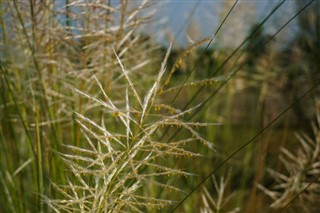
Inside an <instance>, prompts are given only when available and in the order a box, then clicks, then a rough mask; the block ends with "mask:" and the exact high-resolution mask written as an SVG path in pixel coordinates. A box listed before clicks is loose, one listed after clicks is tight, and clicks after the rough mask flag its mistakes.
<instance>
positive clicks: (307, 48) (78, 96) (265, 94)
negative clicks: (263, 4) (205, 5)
mask: <svg viewBox="0 0 320 213" xmlns="http://www.w3.org/2000/svg"><path fill="white" fill-rule="evenodd" d="M239 3H241V1H239V0H236V1H234V2H233V3H232V4H231V3H230V2H229V3H228V4H226V5H227V6H228V11H225V10H224V13H223V14H224V16H223V17H222V18H221V23H220V25H219V26H218V27H217V29H216V30H215V31H214V32H213V33H212V36H210V37H209V38H205V39H202V40H199V41H193V40H192V39H189V40H190V42H191V43H192V44H191V45H190V46H189V47H187V48H185V49H184V50H182V51H177V52H176V54H172V52H175V51H176V50H175V49H173V46H174V44H173V43H172V42H171V44H170V45H169V47H168V48H166V50H165V51H163V49H164V48H162V47H161V45H159V44H157V43H156V42H155V41H154V40H153V38H152V36H150V35H145V34H143V33H141V32H142V30H141V29H142V27H143V26H144V24H146V23H150V22H152V21H153V15H154V12H153V11H154V10H153V8H156V7H157V3H156V2H155V1H147V0H141V1H130V0H119V1H111V0H106V1H95V0H94V1H86V0H85V1H70V0H65V2H62V1H38V0H29V1H17V0H12V1H3V0H0V23H1V30H0V34H1V35H0V38H1V43H0V51H1V53H0V54H1V58H0V63H1V64H0V68H1V78H0V119H1V124H0V203H1V205H0V212H24V213H25V212H178V211H179V212H195V211H201V212H216V213H217V212H220V213H221V212H269V211H271V209H275V210H274V211H278V210H279V211H283V212H284V211H285V210H290V211H294V208H292V207H295V206H299V207H301V209H303V210H304V211H306V212H307V211H309V212H317V211H318V210H319V208H318V207H317V206H316V205H313V204H314V202H315V201H316V200H317V199H318V197H319V196H318V194H319V140H318V134H319V128H318V126H316V125H314V126H313V130H314V134H315V138H310V137H308V136H307V134H301V135H297V137H298V139H299V142H300V146H298V147H297V154H293V152H292V151H288V150H287V149H281V151H279V150H280V148H279V143H277V141H279V138H281V140H282V142H281V145H282V146H286V145H288V144H289V143H292V142H291V140H289V139H291V137H292V136H293V135H294V134H293V132H294V131H293V129H294V128H295V127H296V126H298V127H299V128H300V129H301V126H304V125H305V124H306V123H305V122H306V121H307V122H308V123H309V122H310V120H312V118H313V117H314V116H315V113H314V111H315V110H314V107H311V106H313V103H311V102H312V101H315V100H317V98H318V83H319V82H318V77H319V76H318V74H317V72H315V71H313V70H316V69H317V67H318V61H317V60H316V58H317V57H318V49H317V48H316V47H314V46H316V45H317V44H318V43H317V41H318V40H317V39H316V38H319V36H320V34H319V32H318V31H317V29H319V22H318V21H316V20H314V18H312V17H318V16H319V14H318V11H317V10H316V9H313V8H316V7H315V6H314V5H317V4H319V2H317V1H315V0H310V1H305V2H304V4H302V3H301V2H298V3H297V6H298V8H297V11H296V13H294V14H293V15H292V17H290V18H289V19H288V20H285V22H284V24H283V25H282V26H281V27H280V28H278V29H277V30H276V31H275V32H274V33H273V34H272V35H270V36H265V35H264V33H263V32H264V31H263V28H264V27H265V25H266V23H267V22H268V21H270V18H273V17H274V16H275V15H276V13H277V12H278V11H279V10H280V9H281V8H283V6H284V5H285V3H286V0H282V1H280V2H279V3H277V4H276V5H275V7H274V8H273V9H272V10H271V11H270V12H269V14H268V15H267V16H266V17H265V18H264V19H262V20H261V21H260V22H259V23H258V24H255V25H254V26H252V30H251V31H250V32H249V34H248V36H247V37H246V38H245V39H244V40H243V41H242V42H241V43H240V44H239V45H238V46H236V47H235V48H234V49H228V48H223V47H219V48H220V49H219V48H216V47H212V44H213V43H217V42H219V39H223V36H222V33H223V31H224V30H226V29H224V27H225V25H226V23H227V22H228V19H229V18H230V17H231V16H233V15H235V11H236V9H237V6H238V4H239ZM242 3H243V2H242ZM197 7H198V6H195V8H194V10H193V11H194V12H195V11H196V8H197ZM306 11H308V12H310V13H312V14H313V15H310V16H306V15H305V14H306ZM308 17H309V18H308ZM297 19H299V21H300V22H299V23H308V24H307V25H303V26H304V27H301V30H302V33H303V32H308V33H307V34H308V36H298V37H297V40H296V41H294V42H295V43H294V45H295V50H296V52H291V50H290V51H286V50H277V48H275V47H274V46H272V41H273V40H274V39H276V38H277V36H278V35H279V34H280V33H281V31H282V30H283V29H284V28H285V27H287V25H289V24H290V23H291V22H292V21H294V20H297ZM308 20H309V21H310V23H309V22H308ZM192 29H194V28H191V27H190V28H189V30H192ZM178 33H181V32H178ZM195 33H196V32H195ZM313 37H314V38H313ZM310 38H312V39H310ZM297 52H299V53H305V55H306V56H305V57H304V56H301V55H302V54H300V55H298V56H296V57H293V59H292V60H293V62H292V63H295V64H296V65H297V66H296V67H295V69H293V68H292V67H290V66H288V65H287V64H285V63H282V62H281V61H280V60H281V58H285V59H286V60H289V59H288V58H290V57H291V55H290V54H294V53H297ZM173 55H177V57H176V58H172V57H173ZM307 56H312V57H307ZM308 58H310V60H309V59H308ZM290 60H291V59H290ZM279 61H280V62H279ZM300 70H303V72H300ZM297 73H298V74H297ZM299 82H301V84H300V85H306V86H303V87H302V86H300V85H299ZM288 94H290V98H287V97H282V98H279V97H281V95H283V96H288ZM310 94H311V96H312V99H311V98H309V99H307V97H310ZM270 100H271V101H270ZM273 105H275V106H274V107H273ZM302 106H303V107H302ZM318 108H319V106H318V105H317V106H316V109H318ZM289 110H292V111H293V112H292V113H291V114H290V116H289V115H287V116H286V117H285V114H286V113H287V112H288V111H289ZM242 111H250V113H243V112H242ZM305 111H308V112H311V113H306V112H305ZM284 117H285V118H284ZM318 117H319V113H318ZM318 117H317V118H318ZM301 118H303V119H301ZM281 119H284V121H285V125H284V126H285V128H283V129H281V127H282V126H283V122H282V121H281ZM318 121H319V118H318ZM297 123H298V124H300V125H296V126H295V124H297ZM273 126H276V127H275V128H273V129H272V127H273ZM277 128H278V129H277ZM303 130H304V131H308V129H307V128H305V129H303ZM276 132H278V134H279V135H280V136H279V137H277V138H276V139H273V138H272V137H273V135H274V134H276ZM245 149H246V150H245ZM290 150H291V149H290ZM279 153H281V155H280V156H281V157H280V159H281V163H282V165H280V168H282V167H283V168H284V169H285V172H284V173H281V172H279V170H277V168H276V167H277V157H278V154H279ZM266 167H272V168H273V169H268V170H267V169H266ZM230 168H232V173H228V175H227V176H225V174H226V173H227V172H226V171H229V170H230ZM267 171H268V172H269V174H270V175H271V176H272V177H273V178H274V181H275V182H272V184H269V182H268V181H271V178H269V176H268V175H266V173H267ZM223 177H227V178H226V180H225V179H224V178H223ZM210 179H211V180H212V181H211V182H209V181H208V180H210ZM239 179H241V180H240V181H239ZM198 189H202V190H198ZM258 189H260V190H258ZM229 195H230V196H229ZM268 196H269V197H270V198H271V199H272V200H273V203H270V202H269V200H268ZM309 202H310V203H311V204H312V205H311V204H310V205H309ZM269 206H270V207H271V208H269Z"/></svg>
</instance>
